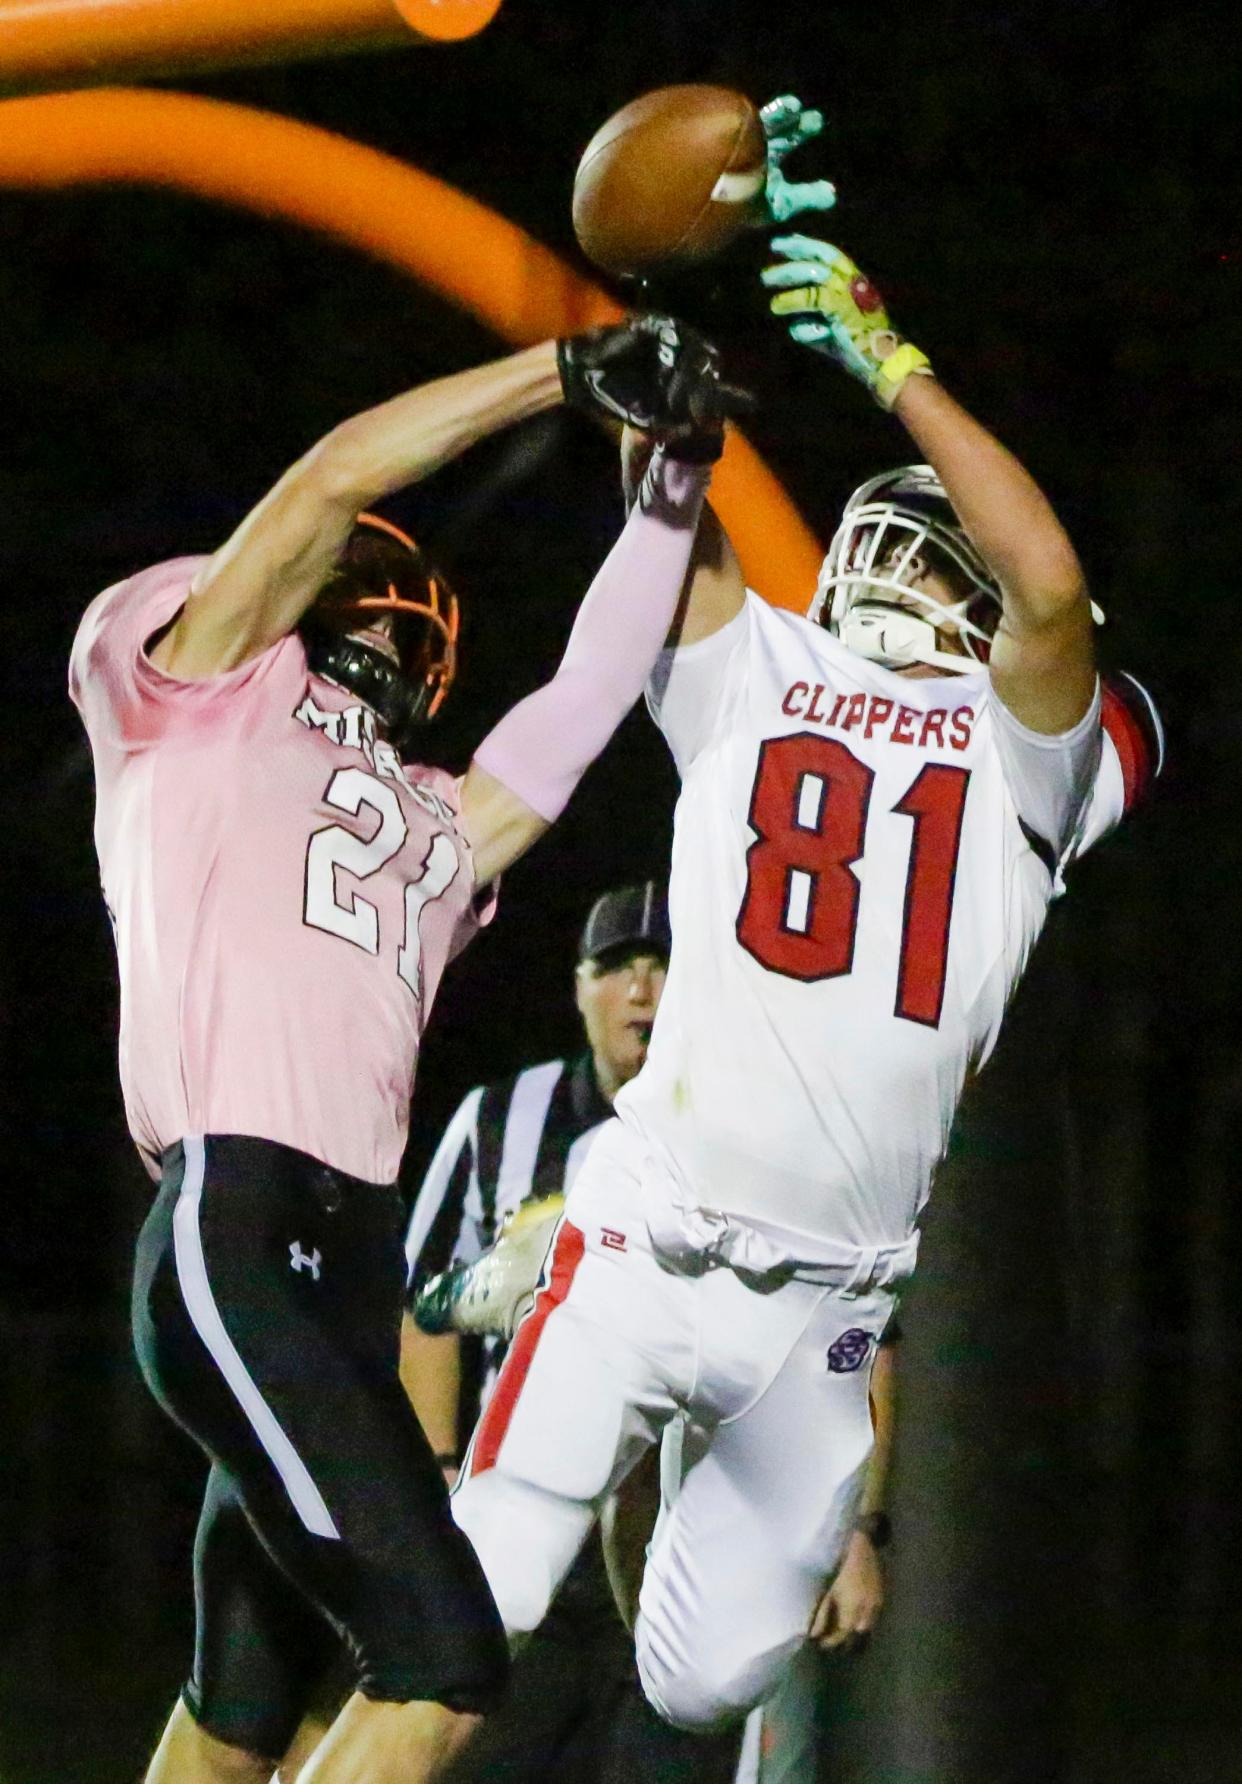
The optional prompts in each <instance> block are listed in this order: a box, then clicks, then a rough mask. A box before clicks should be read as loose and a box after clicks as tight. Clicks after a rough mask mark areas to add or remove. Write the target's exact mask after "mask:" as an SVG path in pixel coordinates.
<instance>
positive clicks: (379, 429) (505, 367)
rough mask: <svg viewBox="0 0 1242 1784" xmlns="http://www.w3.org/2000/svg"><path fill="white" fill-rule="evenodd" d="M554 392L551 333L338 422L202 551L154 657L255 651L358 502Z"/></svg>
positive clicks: (409, 478) (167, 662)
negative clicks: (219, 542)
mask: <svg viewBox="0 0 1242 1784" xmlns="http://www.w3.org/2000/svg"><path fill="white" fill-rule="evenodd" d="M561 395H562V387H561V378H560V374H559V372H558V368H557V349H556V343H555V342H552V341H545V342H544V343H542V344H541V345H540V346H538V347H530V348H528V349H526V350H525V351H524V352H522V353H514V354H511V355H510V356H509V357H508V358H506V359H502V360H497V361H495V362H493V363H492V364H489V365H483V366H475V367H472V368H471V369H470V370H469V371H465V372H457V373H455V374H454V375H452V376H451V377H448V378H437V379H436V380H435V381H434V382H433V383H431V384H423V385H420V386H419V387H418V388H417V389H416V390H410V391H406V392H405V393H404V394H403V395H401V396H398V397H394V398H393V399H392V400H391V401H390V402H387V403H381V404H380V405H379V406H378V407H377V408H374V409H368V410H366V411H365V412H364V413H362V414H360V415H355V416H353V417H352V418H351V419H350V420H348V421H344V422H342V423H341V425H340V426H339V427H335V428H333V430H332V432H331V433H329V434H328V435H326V436H325V438H324V439H322V440H321V441H320V442H319V444H318V445H317V446H314V447H312V448H311V450H310V451H309V452H308V453H306V454H305V455H304V457H302V458H300V459H299V460H298V462H297V463H296V464H295V465H292V466H291V467H290V469H289V470H287V471H286V472H285V474H284V476H283V477H282V478H281V479H280V481H279V482H278V483H277V484H276V486H275V487H274V488H273V489H272V490H271V491H270V492H269V493H268V494H267V495H266V496H265V497H264V498H263V500H262V501H261V502H260V503H259V504H258V506H257V507H255V508H253V509H252V510H251V512H250V513H249V514H248V515H247V516H246V518H245V520H243V521H242V523H241V525H240V526H239V527H238V528H237V530H236V532H235V533H234V534H233V535H232V537H231V538H230V539H229V540H228V542H227V543H226V544H225V545H223V546H222V547H221V548H220V550H219V551H217V552H216V554H215V556H214V557H212V558H211V560H210V562H209V563H208V564H207V565H206V566H205V567H204V569H203V570H202V571H201V573H200V574H199V576H198V577H197V578H196V580H195V584H194V587H193V588H192V589H191V591H190V594H189V597H188V599H187V601H186V604H185V606H184V607H183V608H182V610H181V613H180V614H179V615H178V617H177V619H176V621H175V622H174V624H173V625H172V626H171V627H170V628H169V630H168V631H167V632H166V633H165V635H164V637H163V638H162V639H161V640H160V641H159V643H158V644H157V645H156V646H155V648H154V650H153V651H152V656H153V658H154V661H155V662H156V664H157V665H158V667H159V668H161V669H164V670H166V671H168V672H169V673H170V674H174V675H178V676H181V677H183V678H185V679H188V680H193V679H197V678H198V677H202V676H209V675H216V674H219V673H220V672H221V671H223V670H226V669H232V668H235V667H236V666H237V665H238V664H239V663H244V662H246V661H247V660H248V659H249V658H250V657H253V656H257V655H258V654H259V653H260V652H261V651H264V650H266V649H267V648H268V647H269V646H270V645H272V644H275V643H276V642H277V640H278V639H280V638H282V637H284V635H285V633H286V632H289V631H292V629H293V628H294V626H296V625H297V623H298V621H299V620H300V619H301V617H302V615H303V614H304V613H305V612H306V609H307V608H308V607H309V606H310V604H311V602H312V601H313V600H314V599H315V597H316V595H317V594H318V593H319V591H320V589H321V588H322V587H323V586H324V583H325V582H326V581H327V580H328V577H329V575H330V573H331V571H332V569H333V566H334V565H335V563H336V561H337V559H338V557H339V555H340V553H341V550H342V548H343V547H344V545H345V542H346V540H347V539H348V537H349V534H350V531H351V530H352V528H353V525H354V522H355V519H356V517H357V515H358V512H359V510H360V509H363V508H366V507H368V506H370V505H371V504H372V503H374V502H377V501H379V500H381V499H382V498H383V497H384V496H386V495H389V494H391V493H392V491H393V490H396V489H400V488H402V487H403V486H404V485H406V484H408V483H415V482H418V481H419V480H420V479H422V478H424V477H427V476H429V475H430V474H431V473H432V472H433V471H435V470H436V469H437V468H438V467H439V466H440V465H442V464H445V463H447V461H448V460H449V459H452V458H456V457H457V456H458V455H459V454H460V453H462V452H464V451H466V449H467V448H468V447H470V446H472V445H474V444H475V442H476V441H478V440H481V439H483V438H484V437H485V436H486V435H488V434H491V433H494V432H496V431H497V430H498V429H499V428H502V427H508V426H509V425H510V424H511V423H513V422H516V421H521V420H523V419H524V418H525V417H527V416H530V415H536V414H538V413H540V412H541V411H542V410H544V409H547V408H550V407H551V406H552V405H553V404H554V403H557V402H559V401H560V400H561Z"/></svg>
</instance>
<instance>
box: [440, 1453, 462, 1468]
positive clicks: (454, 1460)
mask: <svg viewBox="0 0 1242 1784" xmlns="http://www.w3.org/2000/svg"><path fill="white" fill-rule="evenodd" d="M436 1462H437V1465H438V1466H439V1467H441V1468H460V1467H461V1457H460V1456H459V1455H458V1454H457V1451H456V1450H437V1451H436Z"/></svg>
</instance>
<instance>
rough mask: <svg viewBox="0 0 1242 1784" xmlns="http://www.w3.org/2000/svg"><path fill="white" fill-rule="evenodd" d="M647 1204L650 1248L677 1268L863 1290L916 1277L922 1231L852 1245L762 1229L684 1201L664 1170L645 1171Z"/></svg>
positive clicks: (851, 1292) (855, 1291) (891, 1285)
mask: <svg viewBox="0 0 1242 1784" xmlns="http://www.w3.org/2000/svg"><path fill="white" fill-rule="evenodd" d="M642 1204H643V1217H644V1219H645V1220H646V1223H647V1231H648V1233H649V1234H650V1235H651V1245H652V1249H653V1250H654V1251H655V1253H656V1255H657V1256H658V1257H660V1258H662V1259H663V1260H664V1262H665V1263H667V1264H669V1265H670V1266H671V1267H672V1268H674V1269H678V1270H686V1271H691V1272H695V1271H699V1270H708V1269H711V1268H713V1267H714V1266H720V1265H726V1266H727V1267H728V1268H730V1269H732V1270H738V1271H741V1272H743V1273H745V1274H747V1275H755V1276H769V1275H781V1276H789V1277H797V1278H798V1279H799V1280H800V1281H802V1282H822V1283H825V1284H827V1285H829V1286H830V1287H834V1288H839V1289H840V1290H841V1292H842V1293H843V1294H849V1295H859V1294H863V1293H865V1291H866V1290H868V1289H872V1288H896V1287H897V1286H898V1285H899V1284H900V1283H902V1282H904V1281H906V1279H907V1278H908V1277H910V1276H912V1275H913V1274H914V1266H915V1262H916V1260H917V1258H918V1254H919V1235H918V1234H917V1233H911V1235H910V1237H909V1238H908V1239H903V1240H902V1241H901V1242H900V1243H899V1244H896V1245H850V1244H847V1243H846V1242H845V1241H843V1240H835V1239H817V1238H814V1237H812V1236H811V1235H809V1234H802V1233H781V1232H779V1231H777V1230H776V1229H769V1230H767V1231H764V1230H763V1229H762V1228H761V1227H759V1226H756V1225H752V1224H751V1223H750V1222H748V1221H743V1220H739V1219H737V1218H736V1217H734V1216H732V1215H728V1214H722V1213H721V1212H720V1211H719V1210H718V1209H715V1208H700V1207H698V1206H697V1205H696V1204H694V1203H692V1202H690V1201H688V1200H686V1199H684V1198H683V1196H682V1195H681V1194H680V1193H679V1190H678V1188H677V1187H676V1186H675V1184H674V1183H673V1181H671V1179H670V1177H669V1176H668V1175H667V1174H665V1173H664V1172H663V1171H662V1172H661V1173H660V1176H659V1180H658V1181H656V1180H654V1178H653V1176H652V1175H649V1174H647V1173H644V1176H643V1181H642Z"/></svg>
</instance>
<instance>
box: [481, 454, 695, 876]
mask: <svg viewBox="0 0 1242 1784" xmlns="http://www.w3.org/2000/svg"><path fill="white" fill-rule="evenodd" d="M708 470H709V467H708V466H707V465H701V464H696V463H687V462H686V461H685V460H683V459H679V458H675V457H673V456H672V454H671V453H670V451H669V450H668V449H667V448H662V449H661V450H660V451H657V452H656V453H655V454H654V456H653V457H652V460H651V464H650V466H649V468H648V471H647V474H646V476H645V478H644V479H643V486H642V490H641V492H640V494H639V498H638V500H637V502H636V503H635V504H634V507H633V509H632V510H631V513H630V516H629V519H628V520H627V521H626V523H625V530H624V531H623V533H622V534H621V537H620V538H619V539H618V541H617V543H616V544H615V545H614V546H613V548H612V550H611V551H610V552H609V554H608V557H607V558H606V559H605V561H604V564H603V566H602V568H601V569H600V570H599V572H598V574H597V575H596V577H595V580H594V581H593V582H592V584H591V587H590V588H589V589H588V590H587V593H586V596H585V598H584V599H583V602H582V605H581V607H580V608H579V609H578V615H577V618H576V619H575V621H574V625H573V630H572V631H571V633H570V635H569V643H568V645H567V646H566V649H565V655H564V656H563V658H562V659H561V663H560V667H559V668H558V669H557V672H556V674H555V675H554V676H553V678H552V680H551V681H549V682H546V683H545V684H544V686H543V687H541V688H537V689H536V690H535V692H534V693H533V694H529V695H528V696H527V697H526V699H525V700H522V701H520V702H519V703H518V705H517V706H515V707H513V708H512V709H511V710H510V711H509V712H508V713H506V714H505V716H504V718H503V719H501V721H500V723H499V724H498V725H497V726H495V728H494V729H493V730H492V731H491V732H490V733H489V734H488V736H487V737H486V738H485V739H484V740H483V742H482V743H481V744H480V746H479V748H478V749H477V750H476V751H475V756H474V760H473V761H472V763H471V764H470V768H469V770H468V771H467V774H466V777H465V780H464V782H463V783H462V801H461V803H462V816H463V819H464V821H465V826H466V833H467V835H468V836H469V838H470V843H471V847H472V849H473V852H474V869H475V878H476V881H477V883H478V884H479V885H486V884H487V883H488V882H489V881H491V880H493V879H495V878H496V877H497V875H499V874H501V873H503V872H504V870H505V868H506V867H508V866H509V865H510V864H511V863H512V862H514V861H516V860H517V859H518V857H519V856H520V855H523V854H525V852H526V850H527V849H529V848H530V847H531V845H532V843H534V842H536V841H537V840H538V838H539V837H540V836H542V835H543V833H544V831H545V830H547V829H548V827H549V826H550V825H551V824H553V823H554V822H555V821H556V819H557V818H558V817H559V816H560V814H561V812H562V811H563V810H564V807H565V805H566V803H567V802H568V800H569V796H570V794H571V793H572V792H573V790H574V788H575V787H576V786H577V784H578V782H579V780H580V779H581V778H582V776H583V774H584V773H585V772H586V770H587V768H588V767H589V766H590V764H591V763H592V762H593V761H594V760H595V758H596V756H598V755H599V753H600V751H601V750H602V749H603V748H604V745H605V744H606V743H607V742H608V739H609V738H610V737H611V736H612V734H613V732H614V731H615V730H616V728H617V726H618V725H619V724H620V723H621V720H622V719H623V718H624V717H625V715H626V713H627V712H628V711H629V710H630V707H631V706H633V704H634V702H635V701H636V700H637V699H638V697H639V695H640V694H641V693H642V691H643V688H644V686H645V685H646V681H647V677H648V676H649V675H650V673H651V671H652V668H653V667H654V665H655V661H656V658H657V657H658V656H659V654H660V650H661V648H662V647H663V644H664V640H665V638H666V637H667V635H668V632H669V629H670V627H671V626H672V623H673V618H674V615H675V614H676V611H677V603H678V600H679V598H680V596H681V593H682V589H683V586H684V584H685V580H686V574H687V571H688V570H689V567H690V556H691V550H692V547H693V544H694V535H695V529H696V528H697V526H698V522H699V513H700V510H701V508H702V504H703V495H704V491H705V490H706V488H707V477H708Z"/></svg>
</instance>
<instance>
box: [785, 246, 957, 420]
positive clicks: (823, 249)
mask: <svg viewBox="0 0 1242 1784" xmlns="http://www.w3.org/2000/svg"><path fill="white" fill-rule="evenodd" d="M772 247H773V248H774V249H775V251H776V253H778V254H781V255H783V256H784V257H785V258H784V264H778V265H775V266H765V267H764V269H763V271H762V273H761V274H760V275H759V276H760V278H761V279H762V280H763V282H764V284H765V285H766V286H767V287H768V289H769V290H770V291H775V292H776V296H775V297H774V298H773V299H772V302H771V305H770V308H771V311H772V314H773V315H774V316H791V317H793V318H794V320H793V321H792V322H791V323H790V325H789V333H790V336H791V338H792V339H793V340H795V341H797V342H798V344H799V346H803V347H810V348H812V349H813V350H814V351H815V352H817V353H823V354H826V355H827V357H828V358H829V359H835V360H836V362H837V364H838V365H840V366H844V368H845V370H846V371H847V372H849V374H850V376H851V377H854V378H857V379H858V380H859V382H860V383H861V384H865V385H866V387H867V389H868V390H869V391H870V392H871V394H872V396H873V397H874V398H875V400H876V401H877V402H878V403H879V404H880V406H881V408H884V409H891V408H892V406H893V404H894V403H895V402H896V400H897V396H898V393H899V392H900V390H901V387H902V385H903V384H904V383H905V381H906V379H907V378H908V377H909V376H910V375H911V373H913V372H923V373H927V372H930V370H931V367H930V365H929V364H928V359H927V355H926V354H925V353H921V352H920V351H919V349H918V348H917V347H915V346H912V345H911V343H910V342H909V341H903V340H902V338H901V336H900V335H899V334H898V333H897V330H896V329H895V328H894V327H893V325H892V323H891V322H890V321H889V319H888V311H887V310H886V309H885V307H884V299H883V298H882V297H881V296H880V294H879V292H878V291H877V290H876V288H875V286H874V285H873V284H872V283H871V280H870V279H869V278H868V277H867V275H866V274H865V273H863V272H860V271H859V269H858V267H856V266H855V264H854V262H853V261H852V260H851V259H850V257H849V255H848V254H843V253H842V252H841V250H840V248H834V247H833V246H832V244H831V243H830V242H820V241H815V240H814V239H813V238H812V237H811V236H808V235H780V236H775V237H774V238H773V240H772Z"/></svg>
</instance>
